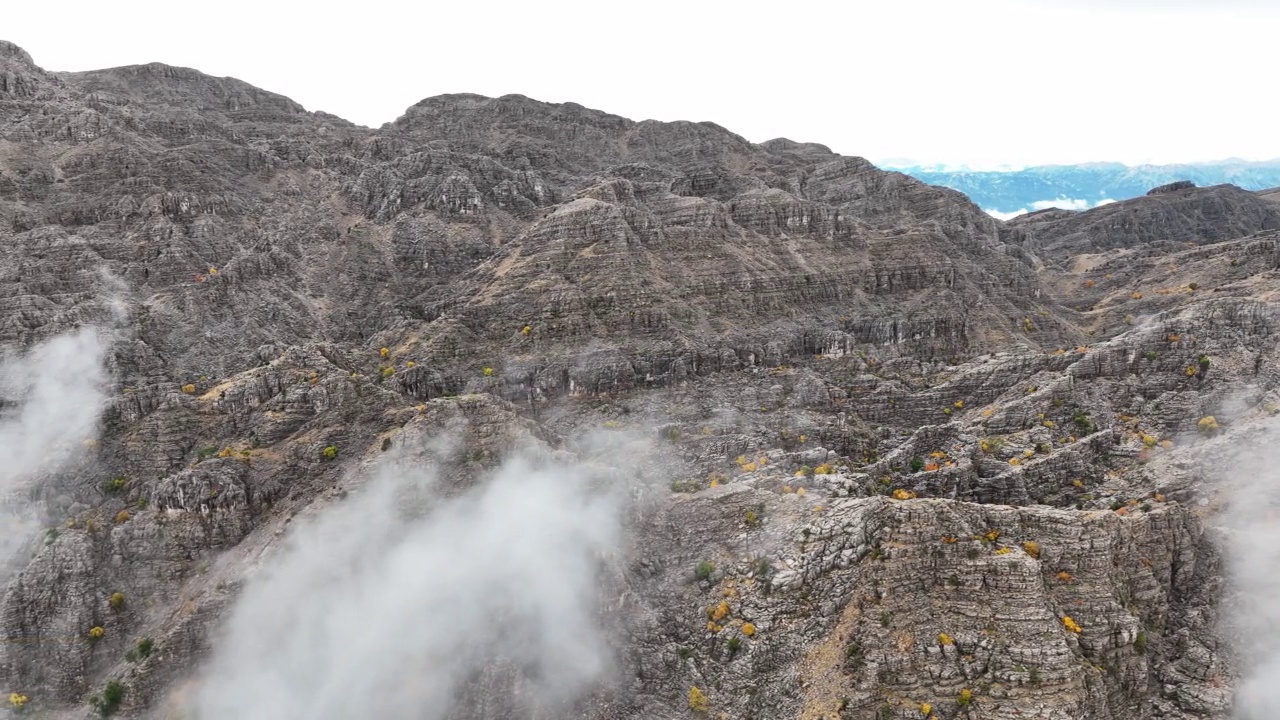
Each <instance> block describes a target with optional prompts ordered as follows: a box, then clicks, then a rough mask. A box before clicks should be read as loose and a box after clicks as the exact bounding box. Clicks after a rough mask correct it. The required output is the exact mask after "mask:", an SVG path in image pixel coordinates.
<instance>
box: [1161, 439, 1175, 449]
mask: <svg viewBox="0 0 1280 720" xmlns="http://www.w3.org/2000/svg"><path fill="white" fill-rule="evenodd" d="M1160 447H1162V448H1164V449H1165V450H1172V449H1173V441H1172V440H1161V441H1160Z"/></svg>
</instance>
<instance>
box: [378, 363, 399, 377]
mask: <svg viewBox="0 0 1280 720" xmlns="http://www.w3.org/2000/svg"><path fill="white" fill-rule="evenodd" d="M379 372H381V373H382V377H384V378H389V377H391V376H392V375H395V374H396V369H395V368H393V367H391V366H390V365H388V366H386V367H384V368H382V370H380V371H379Z"/></svg>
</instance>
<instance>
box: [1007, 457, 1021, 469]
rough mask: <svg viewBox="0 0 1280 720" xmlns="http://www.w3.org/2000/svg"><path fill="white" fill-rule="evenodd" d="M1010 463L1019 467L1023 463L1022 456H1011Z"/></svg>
mask: <svg viewBox="0 0 1280 720" xmlns="http://www.w3.org/2000/svg"><path fill="white" fill-rule="evenodd" d="M1009 464H1010V465H1012V466H1014V467H1017V466H1019V465H1021V464H1022V458H1009Z"/></svg>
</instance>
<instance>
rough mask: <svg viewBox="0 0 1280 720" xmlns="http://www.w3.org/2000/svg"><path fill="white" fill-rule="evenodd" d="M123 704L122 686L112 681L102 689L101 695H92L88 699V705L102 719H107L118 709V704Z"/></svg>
mask: <svg viewBox="0 0 1280 720" xmlns="http://www.w3.org/2000/svg"><path fill="white" fill-rule="evenodd" d="M122 702H124V686H123V685H121V684H120V683H118V682H116V681H115V680H112V681H111V682H109V683H107V684H106V686H105V687H103V688H102V694H101V695H94V696H93V697H92V698H90V699H89V704H90V705H92V706H93V709H94V710H97V711H98V714H99V715H101V716H102V717H107V716H109V715H112V714H114V713H115V711H116V710H119V709H120V703H122Z"/></svg>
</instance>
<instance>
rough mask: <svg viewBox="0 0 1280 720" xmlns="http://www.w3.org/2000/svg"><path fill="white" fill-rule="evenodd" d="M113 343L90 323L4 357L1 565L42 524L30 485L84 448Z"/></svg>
mask: <svg viewBox="0 0 1280 720" xmlns="http://www.w3.org/2000/svg"><path fill="white" fill-rule="evenodd" d="M104 350H105V342H104V340H103V338H102V337H101V335H100V334H99V332H98V331H97V330H94V329H92V328H83V329H81V330H79V331H77V332H74V333H69V334H66V335H62V336H59V337H56V338H53V339H51V340H48V341H46V342H44V343H41V344H40V345H37V346H35V347H34V348H32V349H31V350H29V351H27V352H25V353H10V354H6V355H3V356H0V563H3V561H5V560H8V559H9V558H10V557H12V554H13V552H14V551H15V549H16V548H17V547H19V546H21V545H22V544H23V543H24V542H25V541H26V540H27V539H28V538H29V537H30V535H31V533H32V532H33V531H34V530H35V529H36V527H38V524H39V523H38V520H37V518H36V513H35V512H34V510H33V509H32V508H31V506H30V504H29V502H28V499H27V496H26V494H25V492H24V491H26V490H27V489H28V488H29V486H30V483H31V481H32V480H34V479H35V478H36V476H38V475H43V474H47V473H51V472H56V471H57V470H58V469H59V468H61V467H64V466H65V465H66V464H67V462H68V461H70V460H72V459H74V458H76V457H77V456H80V455H81V454H83V453H84V451H85V448H84V444H85V442H86V441H88V440H90V439H92V438H93V437H94V436H95V434H96V429H97V421H98V415H99V413H100V412H101V410H102V405H103V403H104V402H105V399H106V394H105V390H104V384H105V381H106V371H105V369H104V366H103V355H104Z"/></svg>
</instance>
